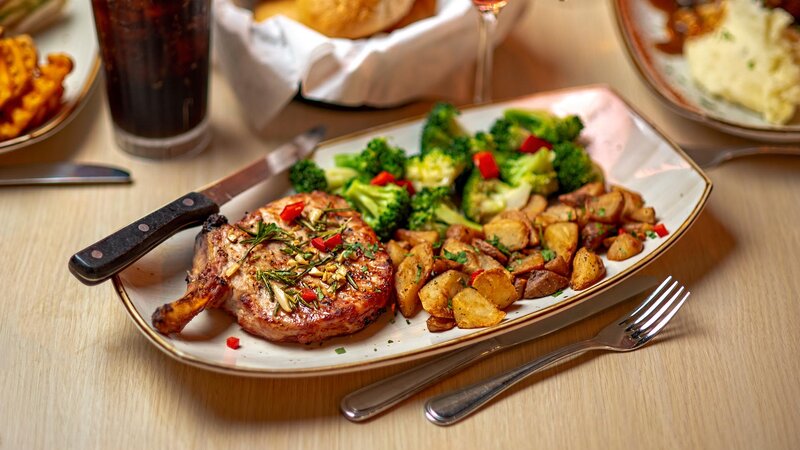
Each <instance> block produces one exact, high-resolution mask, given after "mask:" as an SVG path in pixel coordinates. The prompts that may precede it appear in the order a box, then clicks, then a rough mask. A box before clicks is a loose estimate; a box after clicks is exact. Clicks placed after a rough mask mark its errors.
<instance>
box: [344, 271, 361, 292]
mask: <svg viewBox="0 0 800 450" xmlns="http://www.w3.org/2000/svg"><path fill="white" fill-rule="evenodd" d="M344 277H345V279H346V280H347V284H349V285H350V287H352V288H353V289H355V290H359V289H358V285H357V284H356V281H355V280H354V279H353V277H351V276H350V274H349V273H348V274H347V275H345V276H344Z"/></svg>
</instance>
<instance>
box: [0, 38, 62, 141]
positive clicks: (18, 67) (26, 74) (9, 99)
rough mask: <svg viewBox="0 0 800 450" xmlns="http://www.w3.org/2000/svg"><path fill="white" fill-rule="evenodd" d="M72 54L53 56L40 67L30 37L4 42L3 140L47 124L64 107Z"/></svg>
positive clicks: (0, 45)
mask: <svg viewBox="0 0 800 450" xmlns="http://www.w3.org/2000/svg"><path fill="white" fill-rule="evenodd" d="M72 68H73V63H72V59H71V58H70V57H69V55H66V54H63V53H53V54H50V55H48V56H47V63H46V64H43V65H41V66H40V65H39V63H38V56H37V50H36V45H35V43H34V42H33V39H32V38H31V37H30V36H27V35H20V36H15V37H10V38H4V39H0V140H6V139H11V138H14V137H17V136H19V135H21V134H22V133H24V132H26V131H28V130H30V129H33V128H35V127H37V126H39V125H41V124H43V123H44V122H45V121H47V119H49V118H50V117H52V116H53V115H54V114H55V113H56V112H57V111H58V109H59V108H60V107H61V97H62V96H63V94H64V86H63V82H64V79H65V78H66V76H67V75H68V74H69V73H70V72H71V71H72Z"/></svg>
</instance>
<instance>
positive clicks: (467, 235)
mask: <svg viewBox="0 0 800 450" xmlns="http://www.w3.org/2000/svg"><path fill="white" fill-rule="evenodd" d="M446 236H447V238H449V239H455V240H457V241H461V242H464V243H466V244H469V243H470V242H472V240H473V239H480V238H483V233H481V232H480V231H478V230H475V229H472V228H470V227H468V226H465V225H450V226H449V227H448V228H447V233H446Z"/></svg>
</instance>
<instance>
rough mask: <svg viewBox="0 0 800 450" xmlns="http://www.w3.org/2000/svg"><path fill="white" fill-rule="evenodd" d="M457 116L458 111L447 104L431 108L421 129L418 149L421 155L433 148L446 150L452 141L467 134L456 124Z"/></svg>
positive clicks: (439, 104)
mask: <svg viewBox="0 0 800 450" xmlns="http://www.w3.org/2000/svg"><path fill="white" fill-rule="evenodd" d="M459 114H461V113H460V112H459V111H458V109H456V107H455V106H453V105H451V104H449V103H437V104H435V105H434V106H433V108H432V109H431V111H430V112H429V113H428V119H427V120H426V121H425V125H424V126H423V127H422V139H421V141H420V149H421V152H422V154H423V155H424V154H425V153H427V152H429V151H431V150H433V149H434V148H448V147H450V145H451V144H452V143H453V139H455V138H457V137H458V136H464V135H466V134H467V132H466V130H464V127H462V126H461V124H460V123H458V119H457V118H458V115H459Z"/></svg>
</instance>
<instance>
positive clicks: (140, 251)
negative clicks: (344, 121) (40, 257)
mask: <svg viewBox="0 0 800 450" xmlns="http://www.w3.org/2000/svg"><path fill="white" fill-rule="evenodd" d="M324 134H325V128H324V127H321V126H320V127H315V128H312V129H311V130H308V131H306V132H305V133H303V134H301V135H299V136H297V137H295V138H294V139H293V140H292V141H290V142H288V143H286V144H283V145H281V146H280V147H278V148H277V149H275V150H274V151H273V152H271V153H269V154H268V155H267V156H265V157H263V158H259V159H257V160H256V161H254V162H252V163H250V164H249V165H248V166H246V167H244V168H242V169H240V170H239V171H237V172H235V173H233V174H231V175H228V176H226V177H224V178H222V179H220V180H218V181H216V182H214V183H212V184H210V185H208V186H206V187H205V188H203V189H200V190H198V191H196V192H190V193H188V194H186V195H184V196H182V197H180V198H178V199H177V200H175V201H173V202H172V203H169V204H167V205H165V206H164V207H162V208H160V209H158V210H156V211H154V212H152V213H150V214H148V215H147V216H145V217H143V218H141V219H139V220H137V221H136V222H133V223H132V224H130V225H128V226H126V227H124V228H122V229H120V230H118V231H116V232H115V233H114V234H112V235H110V236H108V237H106V238H104V239H101V240H100V241H98V242H96V243H94V244H92V245H90V246H89V247H86V248H85V249H83V250H81V251H79V252H78V253H76V254H74V255H72V257H71V258H70V260H69V270H70V272H72V274H73V275H74V276H75V277H76V278H77V279H78V280H80V281H81V282H83V283H84V284H86V285H89V286H92V285H95V284H98V283H101V282H103V281H105V280H107V279H109V278H111V277H112V276H114V275H115V274H117V273H119V272H120V271H122V270H123V269H124V268H126V267H128V266H129V265H130V264H132V263H133V262H134V261H136V260H138V259H139V258H141V257H142V256H144V255H145V254H146V253H147V252H149V251H150V250H152V249H153V247H155V246H157V245H158V244H160V243H162V242H164V241H165V240H166V239H167V238H169V237H170V236H172V235H173V234H175V233H177V232H178V231H180V230H183V229H185V228H189V227H192V226H195V225H201V224H202V223H203V222H204V221H205V220H206V219H207V218H208V216H210V215H212V214H215V213H218V212H219V207H220V206H221V205H223V204H225V203H227V202H228V201H229V200H230V199H232V198H233V197H235V196H236V195H238V194H240V193H242V192H244V191H246V190H247V189H249V188H250V187H252V186H254V185H256V184H258V183H260V182H262V181H264V180H266V179H267V178H269V177H272V176H275V175H277V174H280V173H283V172H284V171H286V170H287V169H289V168H290V167H291V166H292V165H293V164H294V163H295V162H297V161H299V160H300V159H303V158H305V157H307V156H309V155H310V154H311V152H312V151H313V150H314V149H315V148H316V147H317V144H319V142H320V141H321V140H322V137H323V136H324Z"/></svg>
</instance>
